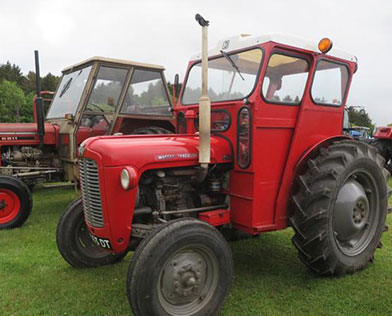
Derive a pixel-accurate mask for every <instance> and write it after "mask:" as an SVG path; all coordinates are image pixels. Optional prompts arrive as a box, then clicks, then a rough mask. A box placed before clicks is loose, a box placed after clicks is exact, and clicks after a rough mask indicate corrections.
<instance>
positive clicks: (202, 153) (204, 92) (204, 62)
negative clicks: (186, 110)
mask: <svg viewBox="0 0 392 316" xmlns="http://www.w3.org/2000/svg"><path fill="white" fill-rule="evenodd" d="M195 18H196V21H197V22H199V24H200V26H201V27H202V28H201V30H202V42H201V43H202V48H201V51H202V54H201V56H202V57H201V68H202V73H201V96H200V99H199V163H200V167H201V169H202V173H205V175H207V171H208V164H209V163H210V147H211V146H210V136H211V102H210V98H209V97H208V25H209V23H210V22H209V21H206V20H205V19H204V18H203V17H202V16H201V15H200V14H196V16H195ZM203 171H204V172H203Z"/></svg>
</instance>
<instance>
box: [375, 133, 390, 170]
mask: <svg viewBox="0 0 392 316" xmlns="http://www.w3.org/2000/svg"><path fill="white" fill-rule="evenodd" d="M372 145H373V146H374V147H376V149H377V152H378V153H379V154H380V155H381V156H383V158H384V159H385V168H386V169H387V170H388V171H389V172H390V173H392V140H389V139H376V140H374V141H373V142H372Z"/></svg>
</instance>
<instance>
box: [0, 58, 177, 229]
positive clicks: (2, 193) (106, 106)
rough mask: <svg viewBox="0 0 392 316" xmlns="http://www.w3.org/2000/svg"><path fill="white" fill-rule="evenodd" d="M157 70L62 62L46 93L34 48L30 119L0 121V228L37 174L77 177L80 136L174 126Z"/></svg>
mask: <svg viewBox="0 0 392 316" xmlns="http://www.w3.org/2000/svg"><path fill="white" fill-rule="evenodd" d="M163 71H164V68H163V67H162V66H157V65H150V64H142V63H137V62H132V61H126V60H118V59H109V58H102V57H93V58H90V59H88V60H86V61H83V62H81V63H79V64H76V65H73V66H71V67H68V68H66V69H64V70H63V76H62V78H61V82H60V84H59V86H58V88H57V91H56V93H55V94H54V96H53V93H52V92H48V91H41V87H40V75H39V63H38V52H36V74H37V80H36V82H37V96H36V98H35V99H34V107H33V111H34V122H35V123H18V124H11V123H5V124H0V205H2V206H3V207H0V229H3V228H14V227H18V226H21V225H23V223H24V222H25V221H26V220H27V218H28V217H29V215H30V212H31V205H32V204H31V201H32V198H31V192H30V191H31V189H32V188H33V187H34V185H35V184H36V183H37V182H38V181H42V182H59V181H76V180H79V172H78V167H77V148H78V147H79V145H80V144H81V143H82V142H83V141H84V140H86V139H87V138H89V137H92V136H100V135H107V134H109V135H114V134H168V133H173V132H174V131H175V128H174V124H173V123H172V121H173V120H174V114H173V112H172V105H171V103H170V99H169V92H168V89H167V85H166V81H165V77H164V73H163ZM52 96H53V97H52ZM51 97H52V98H51ZM48 99H52V101H51V104H50V107H49V110H48V111H47V107H46V103H45V102H46V101H47V100H48ZM46 111H47V112H46ZM44 113H47V114H46V119H45V118H44ZM26 185H27V186H28V187H29V188H30V190H29V188H28V187H27V186H26ZM21 200H24V201H26V203H20V201H21ZM4 201H14V202H12V203H11V202H9V203H8V202H7V203H5V202H4ZM1 203H2V204H1ZM5 205H8V207H6V206H5Z"/></svg>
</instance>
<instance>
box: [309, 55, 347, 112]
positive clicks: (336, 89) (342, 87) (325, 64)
mask: <svg viewBox="0 0 392 316" xmlns="http://www.w3.org/2000/svg"><path fill="white" fill-rule="evenodd" d="M347 83H348V69H347V67H346V66H345V65H342V64H338V63H335V62H332V61H327V60H321V61H319V62H318V63H317V68H316V73H315V74H314V80H313V85H312V90H311V94H312V98H313V101H314V103H316V104H319V105H332V106H340V105H342V104H343V101H344V98H345V95H346V90H347Z"/></svg>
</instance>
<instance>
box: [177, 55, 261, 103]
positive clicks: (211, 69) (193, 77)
mask: <svg viewBox="0 0 392 316" xmlns="http://www.w3.org/2000/svg"><path fill="white" fill-rule="evenodd" d="M224 55H225V56H222V57H218V58H215V59H212V60H209V61H208V86H209V88H208V95H209V97H210V100H211V102H216V101H229V100H238V99H243V98H245V97H247V96H248V95H249V94H250V93H251V92H252V90H253V87H254V86H255V82H256V77H257V73H258V71H259V67H260V62H261V58H262V55H263V52H262V50H261V49H252V50H248V51H245V52H241V53H237V54H231V55H227V54H226V53H225V54H224ZM228 57H230V58H228ZM200 95H201V62H198V63H197V64H195V65H193V66H192V68H191V70H190V71H189V75H188V80H187V82H186V86H185V89H184V93H183V96H182V103H183V104H185V105H186V104H195V103H198V102H199V98H200Z"/></svg>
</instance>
